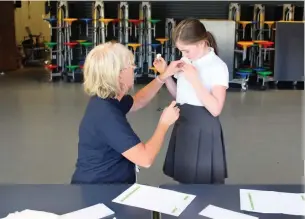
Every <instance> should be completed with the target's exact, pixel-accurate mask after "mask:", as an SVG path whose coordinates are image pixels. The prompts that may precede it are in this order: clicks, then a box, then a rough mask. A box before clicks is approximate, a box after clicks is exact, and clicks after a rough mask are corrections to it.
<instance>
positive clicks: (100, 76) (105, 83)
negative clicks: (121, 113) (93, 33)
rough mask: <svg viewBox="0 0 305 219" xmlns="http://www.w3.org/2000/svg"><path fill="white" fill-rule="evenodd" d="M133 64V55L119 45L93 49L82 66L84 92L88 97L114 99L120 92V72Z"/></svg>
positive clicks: (100, 46) (99, 46)
mask: <svg viewBox="0 0 305 219" xmlns="http://www.w3.org/2000/svg"><path fill="white" fill-rule="evenodd" d="M133 63H134V56H133V53H132V52H131V51H130V50H129V49H128V48H127V47H125V46H124V45H122V44H120V43H113V42H107V43H104V44H101V45H98V46H96V47H94V48H93V49H92V50H91V51H90V52H89V54H88V55H87V57H86V60H85V64H84V83H83V86H84V90H85V92H86V93H87V94H88V95H89V96H95V95H97V96H99V97H100V98H103V99H105V98H115V97H116V96H118V95H119V94H120V93H121V91H122V85H121V84H120V80H119V79H120V78H119V77H120V73H121V71H122V70H123V69H124V68H126V67H128V65H131V64H133Z"/></svg>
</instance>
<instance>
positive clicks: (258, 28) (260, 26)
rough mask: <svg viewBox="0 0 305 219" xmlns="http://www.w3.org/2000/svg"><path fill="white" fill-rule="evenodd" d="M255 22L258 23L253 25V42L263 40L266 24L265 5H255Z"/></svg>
mask: <svg viewBox="0 0 305 219" xmlns="http://www.w3.org/2000/svg"><path fill="white" fill-rule="evenodd" d="M253 21H257V23H256V24H253V25H254V28H253V29H252V31H253V32H252V40H263V38H264V35H263V34H264V22H265V6H264V5H262V4H255V5H254V10H253ZM257 32H258V33H257ZM256 34H257V35H256Z"/></svg>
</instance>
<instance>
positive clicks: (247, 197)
mask: <svg viewBox="0 0 305 219" xmlns="http://www.w3.org/2000/svg"><path fill="white" fill-rule="evenodd" d="M240 209H241V210H245V211H252V212H260V213H272V214H288V215H304V216H305V195H304V194H300V193H284V192H275V191H260V190H248V189H241V190H240Z"/></svg>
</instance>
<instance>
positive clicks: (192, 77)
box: [181, 63, 199, 84]
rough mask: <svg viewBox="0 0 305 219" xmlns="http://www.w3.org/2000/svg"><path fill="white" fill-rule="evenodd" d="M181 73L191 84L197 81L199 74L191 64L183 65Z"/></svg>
mask: <svg viewBox="0 0 305 219" xmlns="http://www.w3.org/2000/svg"><path fill="white" fill-rule="evenodd" d="M181 71H182V72H183V75H184V77H185V78H186V79H187V80H188V81H189V82H190V83H191V84H193V83H194V82H197V81H199V74H198V71H197V69H196V68H195V66H193V65H192V64H187V63H184V65H183V66H182V67H181Z"/></svg>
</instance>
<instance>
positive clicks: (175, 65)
mask: <svg viewBox="0 0 305 219" xmlns="http://www.w3.org/2000/svg"><path fill="white" fill-rule="evenodd" d="M183 64H184V62H183V61H182V60H177V61H172V62H171V63H170V64H169V66H168V67H167V68H166V70H165V72H164V73H163V74H161V75H160V79H161V80H163V81H164V80H166V79H167V78H168V77H171V76H173V75H174V74H175V73H177V72H179V71H181V67H182V65H183Z"/></svg>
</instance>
